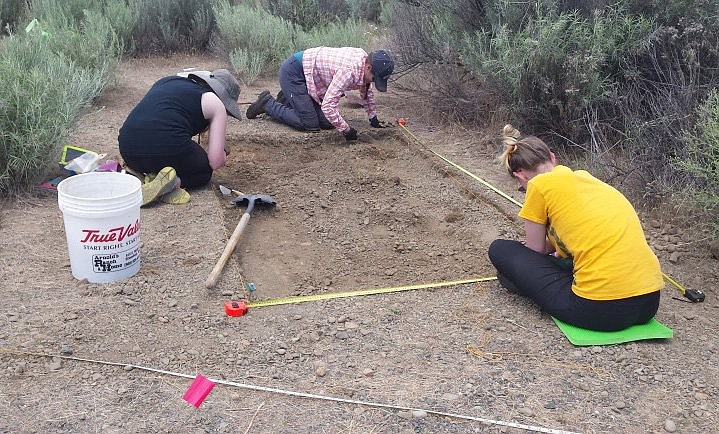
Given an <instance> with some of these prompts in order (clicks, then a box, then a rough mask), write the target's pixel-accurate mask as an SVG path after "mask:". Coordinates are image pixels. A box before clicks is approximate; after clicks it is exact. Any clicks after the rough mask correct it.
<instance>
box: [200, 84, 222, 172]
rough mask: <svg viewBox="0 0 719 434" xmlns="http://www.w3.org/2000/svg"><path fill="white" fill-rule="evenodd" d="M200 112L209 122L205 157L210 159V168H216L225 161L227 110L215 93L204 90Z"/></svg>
mask: <svg viewBox="0 0 719 434" xmlns="http://www.w3.org/2000/svg"><path fill="white" fill-rule="evenodd" d="M202 114H203V115H204V116H205V119H207V120H208V121H209V122H210V127H209V132H208V144H207V159H208V160H209V161H210V167H211V168H212V170H216V169H219V168H220V167H222V166H224V165H225V163H226V162H227V156H226V155H225V132H226V128H227V111H226V110H225V106H224V105H223V104H222V101H220V98H219V97H218V96H217V95H215V94H214V93H213V92H206V93H204V94H203V95H202Z"/></svg>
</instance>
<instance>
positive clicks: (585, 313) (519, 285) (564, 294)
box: [489, 240, 659, 331]
mask: <svg viewBox="0 0 719 434" xmlns="http://www.w3.org/2000/svg"><path fill="white" fill-rule="evenodd" d="M489 260H490V261H492V264H493V265H494V267H495V268H496V269H497V278H498V279H499V283H500V284H501V285H502V286H504V287H505V288H507V289H508V290H510V291H511V292H515V293H517V294H519V295H522V296H525V297H529V298H530V299H532V300H533V301H534V302H535V303H537V304H538V305H539V307H540V308H541V309H542V310H543V311H545V312H547V313H548V314H550V315H552V316H553V317H555V318H557V319H559V320H561V321H564V322H566V323H568V324H572V325H575V326H577V327H581V328H585V329H590V330H599V331H614V330H621V329H625V328H627V327H629V326H632V325H635V324H644V323H646V322H647V321H649V320H650V319H652V318H653V317H654V315H656V313H657V309H658V308H659V291H655V292H651V293H649V294H644V295H638V296H636V297H629V298H622V299H618V300H589V299H586V298H582V297H580V296H578V295H576V294H575V293H574V291H572V282H573V280H574V270H573V269H572V267H570V266H568V264H567V261H566V260H561V259H559V258H555V257H554V256H550V255H544V254H541V253H537V252H535V251H534V250H532V249H530V248H528V247H526V246H524V245H523V244H522V243H520V242H518V241H511V240H494V241H493V242H492V244H491V245H490V246H489Z"/></svg>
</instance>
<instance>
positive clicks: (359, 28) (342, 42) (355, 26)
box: [294, 19, 372, 51]
mask: <svg viewBox="0 0 719 434" xmlns="http://www.w3.org/2000/svg"><path fill="white" fill-rule="evenodd" d="M371 42H372V38H371V34H370V32H369V29H368V27H367V25H366V24H364V23H363V22H361V21H359V20H355V19H349V20H347V21H346V22H334V23H329V24H327V25H324V26H320V27H315V28H313V29H312V30H310V31H307V32H298V34H297V37H296V41H295V43H294V46H295V48H296V49H297V50H303V49H305V48H311V47H320V46H325V47H360V48H364V49H365V51H368V50H369V47H370V45H371Z"/></svg>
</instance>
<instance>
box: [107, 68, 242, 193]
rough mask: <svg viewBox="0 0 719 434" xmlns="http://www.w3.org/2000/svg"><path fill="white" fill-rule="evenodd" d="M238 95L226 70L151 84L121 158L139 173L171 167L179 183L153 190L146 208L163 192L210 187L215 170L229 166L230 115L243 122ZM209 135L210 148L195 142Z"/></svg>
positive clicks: (133, 115)
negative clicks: (227, 146)
mask: <svg viewBox="0 0 719 434" xmlns="http://www.w3.org/2000/svg"><path fill="white" fill-rule="evenodd" d="M239 96H240V85H239V83H238V82H237V80H236V79H235V78H234V77H233V76H232V74H231V73H230V72H229V71H227V70H226V69H218V70H216V71H213V72H211V73H207V72H204V73H202V72H197V73H192V74H189V75H188V76H187V77H180V76H170V77H164V78H162V79H160V80H158V81H157V82H155V84H153V85H152V87H151V88H150V90H149V91H148V92H147V94H146V95H145V96H144V97H143V98H142V100H141V101H140V102H139V103H138V104H137V106H135V108H133V109H132V111H131V112H130V114H129V115H128V117H127V119H126V120H125V122H124V124H123V125H122V127H121V128H120V133H119V136H118V143H119V148H120V155H121V156H122V158H123V160H124V161H125V164H126V165H127V166H129V167H130V168H131V169H133V170H134V171H136V172H140V173H160V172H161V171H162V170H163V168H166V167H172V168H174V171H175V173H176V177H177V178H179V182H178V181H174V182H173V185H172V186H167V188H166V187H164V186H163V188H161V189H158V191H157V192H155V191H153V192H152V196H156V197H147V198H145V197H143V204H147V203H150V202H152V201H154V200H155V199H157V198H159V197H160V196H161V195H162V194H163V191H164V190H168V189H169V190H172V188H177V187H183V188H197V187H202V186H204V185H207V183H209V181H210V178H211V177H212V172H213V170H215V169H218V168H220V167H222V166H224V165H225V162H226V152H225V131H226V127H227V119H228V115H229V116H233V117H234V118H236V119H240V109H239V106H238V105H237V98H239ZM205 130H208V133H209V134H208V136H209V140H208V145H207V149H205V148H203V147H202V146H200V145H199V144H198V143H197V142H196V141H195V140H193V137H194V136H197V135H198V134H200V133H201V132H203V131H205ZM163 173H164V172H163ZM143 194H145V191H143Z"/></svg>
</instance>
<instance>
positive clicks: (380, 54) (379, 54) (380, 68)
mask: <svg viewBox="0 0 719 434" xmlns="http://www.w3.org/2000/svg"><path fill="white" fill-rule="evenodd" d="M393 70H394V61H393V60H392V57H390V55H389V53H388V52H387V51H385V50H376V51H373V52H372V74H373V75H374V87H375V89H377V90H378V91H380V92H387V79H388V78H389V76H390V75H392V71H393Z"/></svg>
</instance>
